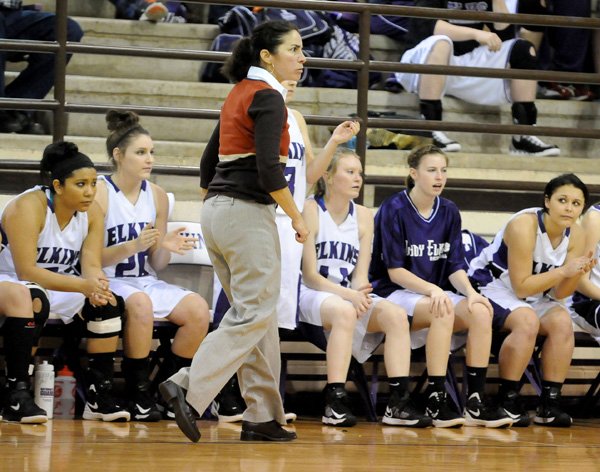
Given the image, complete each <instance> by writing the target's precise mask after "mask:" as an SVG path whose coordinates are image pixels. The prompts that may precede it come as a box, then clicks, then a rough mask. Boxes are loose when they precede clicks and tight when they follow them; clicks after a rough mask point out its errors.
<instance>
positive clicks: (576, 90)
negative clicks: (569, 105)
mask: <svg viewBox="0 0 600 472" xmlns="http://www.w3.org/2000/svg"><path fill="white" fill-rule="evenodd" d="M566 87H567V88H568V89H569V90H570V91H571V96H570V97H569V100H576V101H578V102H591V101H592V100H594V99H595V98H596V96H595V95H594V92H592V91H591V90H590V89H589V87H588V86H586V85H581V84H575V85H567V86H566Z"/></svg>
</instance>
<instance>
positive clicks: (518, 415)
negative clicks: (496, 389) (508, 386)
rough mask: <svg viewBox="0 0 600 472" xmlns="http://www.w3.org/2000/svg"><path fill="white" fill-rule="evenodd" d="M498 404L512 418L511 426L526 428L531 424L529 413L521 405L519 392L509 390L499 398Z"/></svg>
mask: <svg viewBox="0 0 600 472" xmlns="http://www.w3.org/2000/svg"><path fill="white" fill-rule="evenodd" d="M500 406H501V407H502V409H503V410H504V412H505V413H506V414H507V415H508V416H509V417H510V418H511V419H512V420H513V424H512V425H513V428H526V427H527V426H529V425H530V424H531V419H530V418H529V414H528V413H527V411H525V409H524V408H523V406H522V405H521V401H520V398H519V394H518V393H517V392H515V391H514V390H511V391H509V392H508V393H506V394H505V395H504V396H503V398H501V399H500Z"/></svg>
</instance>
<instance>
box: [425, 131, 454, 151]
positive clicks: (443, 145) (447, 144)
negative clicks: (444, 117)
mask: <svg viewBox="0 0 600 472" xmlns="http://www.w3.org/2000/svg"><path fill="white" fill-rule="evenodd" d="M431 139H432V141H433V145H434V146H437V147H439V148H440V149H441V150H442V151H444V152H458V151H460V150H461V145H460V144H459V143H457V142H456V141H453V140H451V139H450V138H449V137H448V136H446V134H445V133H442V132H441V131H432V132H431Z"/></svg>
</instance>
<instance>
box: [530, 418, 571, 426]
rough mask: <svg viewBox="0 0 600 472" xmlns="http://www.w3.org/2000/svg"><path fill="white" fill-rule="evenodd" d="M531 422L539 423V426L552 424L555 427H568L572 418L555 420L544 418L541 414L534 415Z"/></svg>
mask: <svg viewBox="0 0 600 472" xmlns="http://www.w3.org/2000/svg"><path fill="white" fill-rule="evenodd" d="M533 422H534V423H535V424H539V425H541V426H552V427H555V428H570V427H571V425H572V424H573V420H572V419H571V418H569V421H568V422H567V421H556V418H545V417H541V416H536V417H535V418H533Z"/></svg>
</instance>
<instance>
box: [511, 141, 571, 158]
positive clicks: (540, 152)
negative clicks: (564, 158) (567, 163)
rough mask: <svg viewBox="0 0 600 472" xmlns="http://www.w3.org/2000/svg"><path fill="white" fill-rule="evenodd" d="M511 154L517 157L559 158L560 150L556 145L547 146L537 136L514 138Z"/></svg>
mask: <svg viewBox="0 0 600 472" xmlns="http://www.w3.org/2000/svg"><path fill="white" fill-rule="evenodd" d="M510 153H511V154H513V155H517V156H558V155H560V149H559V148H558V146H555V145H554V144H546V143H545V142H544V141H542V140H541V139H540V138H538V137H537V136H521V137H520V139H516V138H512V142H511V145H510Z"/></svg>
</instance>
